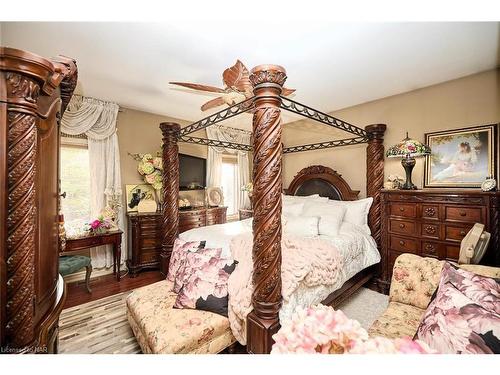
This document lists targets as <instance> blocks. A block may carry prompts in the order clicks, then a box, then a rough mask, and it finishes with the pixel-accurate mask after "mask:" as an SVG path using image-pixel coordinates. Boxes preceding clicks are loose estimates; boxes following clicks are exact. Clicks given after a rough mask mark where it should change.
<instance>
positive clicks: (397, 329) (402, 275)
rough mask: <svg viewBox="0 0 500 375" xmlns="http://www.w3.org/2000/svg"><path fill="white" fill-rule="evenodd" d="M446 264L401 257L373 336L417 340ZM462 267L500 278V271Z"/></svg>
mask: <svg viewBox="0 0 500 375" xmlns="http://www.w3.org/2000/svg"><path fill="white" fill-rule="evenodd" d="M443 264H444V262H443V261H440V260H437V259H434V258H422V257H420V256H418V255H414V254H401V255H400V256H399V257H398V258H397V259H396V262H395V263H394V268H393V273H392V280H391V289H390V292H389V306H388V307H387V310H386V311H385V312H384V313H383V314H382V315H381V316H380V317H379V318H378V319H377V320H376V321H375V322H374V323H373V325H372V326H371V327H370V329H369V330H368V333H369V334H370V336H372V337H374V336H384V337H387V338H391V339H392V338H398V337H403V336H410V337H413V335H414V334H415V332H417V329H418V326H419V324H420V321H421V320H422V317H423V315H424V313H425V311H426V309H427V306H428V305H429V303H430V301H431V298H432V295H433V294H434V291H435V290H436V289H437V287H438V284H439V278H440V275H441V270H442V268H443ZM459 267H460V268H463V269H465V270H468V271H471V272H474V273H476V274H479V275H483V276H487V277H495V278H498V277H500V268H497V267H488V266H481V265H472V264H461V265H459Z"/></svg>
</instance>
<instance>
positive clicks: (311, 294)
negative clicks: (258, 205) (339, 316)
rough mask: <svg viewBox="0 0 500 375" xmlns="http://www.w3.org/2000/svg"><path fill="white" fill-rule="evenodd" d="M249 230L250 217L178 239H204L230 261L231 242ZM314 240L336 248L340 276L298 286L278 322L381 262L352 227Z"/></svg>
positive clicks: (345, 226) (369, 241)
mask: <svg viewBox="0 0 500 375" xmlns="http://www.w3.org/2000/svg"><path fill="white" fill-rule="evenodd" d="M251 231H252V218H250V219H246V220H241V221H235V222H230V223H226V224H218V225H211V226H207V227H200V228H195V229H191V230H189V231H186V232H184V233H181V234H180V235H179V237H180V238H181V239H183V240H185V241H200V240H205V241H206V245H205V246H206V247H207V248H212V247H220V248H222V255H223V256H225V257H228V258H230V257H231V250H230V243H231V240H232V239H233V238H234V237H235V236H238V235H239V234H242V233H249V232H251ZM316 238H320V239H322V240H326V241H328V242H330V243H332V245H334V246H335V247H336V248H337V249H338V251H339V252H340V254H341V257H342V259H343V263H344V267H343V270H342V275H340V278H339V280H338V282H337V283H335V284H333V285H321V286H316V287H312V288H311V287H306V286H299V288H298V289H297V290H296V291H295V292H294V293H293V294H292V295H291V296H290V298H289V299H287V300H283V305H282V308H281V310H280V321H283V320H286V319H288V318H289V317H290V316H291V314H292V313H293V312H294V311H295V309H296V308H297V306H310V305H314V304H317V303H320V302H321V301H323V300H324V299H325V298H326V297H328V296H329V295H330V294H331V293H333V292H335V291H336V290H337V289H340V288H341V287H342V285H343V284H344V283H345V282H346V281H347V280H349V279H350V278H351V277H353V276H354V275H356V274H357V273H358V272H360V271H362V270H364V269H365V268H367V267H369V266H371V265H373V264H376V263H378V262H380V254H379V252H378V250H377V245H376V243H375V240H374V239H373V237H371V236H370V235H368V234H367V233H366V232H364V231H363V230H362V229H361V228H359V227H357V226H356V225H354V224H349V223H343V224H342V226H341V227H340V231H339V235H338V236H335V237H330V236H325V235H320V236H317V237H316Z"/></svg>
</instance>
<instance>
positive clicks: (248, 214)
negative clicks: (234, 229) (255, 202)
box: [239, 208, 253, 220]
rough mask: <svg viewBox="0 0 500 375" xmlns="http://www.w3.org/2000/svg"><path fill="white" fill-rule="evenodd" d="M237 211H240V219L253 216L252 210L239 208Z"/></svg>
mask: <svg viewBox="0 0 500 375" xmlns="http://www.w3.org/2000/svg"><path fill="white" fill-rule="evenodd" d="M239 213H240V220H244V219H248V218H249V217H253V210H248V209H245V208H240V209H239Z"/></svg>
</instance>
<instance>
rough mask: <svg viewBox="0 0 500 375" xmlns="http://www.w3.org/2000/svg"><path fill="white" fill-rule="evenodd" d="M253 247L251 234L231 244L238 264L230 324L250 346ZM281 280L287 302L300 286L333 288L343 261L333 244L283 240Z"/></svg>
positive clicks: (232, 285)
mask: <svg viewBox="0 0 500 375" xmlns="http://www.w3.org/2000/svg"><path fill="white" fill-rule="evenodd" d="M252 244H253V238H252V234H251V233H246V234H242V235H240V236H237V237H235V238H234V239H233V240H232V241H231V245H230V246H231V253H232V256H233V259H235V260H237V261H238V265H237V267H236V269H235V271H234V272H233V273H232V274H231V276H230V277H229V281H228V291H229V311H228V315H229V323H230V325H231V330H232V331H233V334H234V337H235V338H236V339H237V340H238V341H239V342H240V343H241V344H242V345H246V318H247V315H248V314H249V313H250V312H251V311H252V309H253V308H252V301H251V300H252V291H253V285H252V272H253V263H252ZM281 258H282V266H281V279H282V284H283V285H282V295H283V300H284V301H287V300H288V299H289V298H290V296H291V295H292V294H293V293H294V292H295V291H296V290H297V288H298V287H299V285H300V286H301V287H302V286H305V287H315V286H319V285H333V284H335V283H337V282H339V279H340V278H341V277H342V272H344V271H343V261H342V257H341V256H340V254H339V252H338V250H337V248H336V247H334V246H333V245H332V244H331V243H328V242H326V241H323V240H320V239H314V238H299V237H293V236H286V237H283V239H282V241H281Z"/></svg>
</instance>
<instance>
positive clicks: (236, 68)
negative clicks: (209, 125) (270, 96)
mask: <svg viewBox="0 0 500 375" xmlns="http://www.w3.org/2000/svg"><path fill="white" fill-rule="evenodd" d="M249 77H250V72H249V71H248V69H247V67H246V66H245V65H243V63H242V62H241V61H240V60H236V64H234V65H233V66H231V67H229V68H227V69H226V70H224V72H223V73H222V81H223V82H224V88H223V89H221V88H219V87H214V86H207V85H199V84H197V83H186V82H169V83H170V84H172V85H177V86H182V87H187V88H190V89H193V90H199V91H206V92H216V93H219V94H221V95H220V96H218V97H217V98H215V99H212V100H209V101H208V102H206V103H205V104H203V105H202V106H201V110H202V111H206V110H208V109H211V108H216V107H219V106H221V105H224V104H227V105H229V106H231V105H234V104H236V103H240V102H242V101H244V100H246V99H249V98H251V97H252V96H253V88H252V84H251V83H250V78H249ZM293 92H295V89H287V88H283V91H282V93H281V94H282V95H284V96H287V95H290V94H292V93H293Z"/></svg>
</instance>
